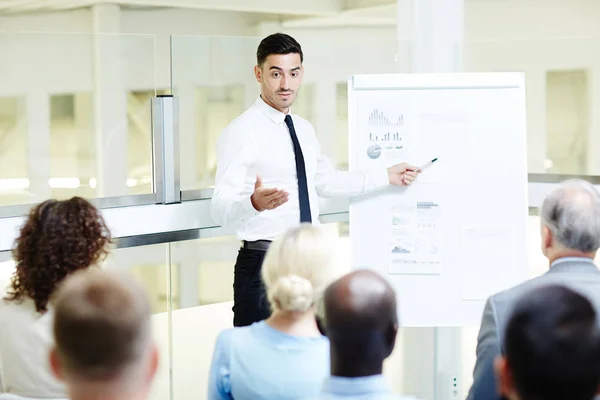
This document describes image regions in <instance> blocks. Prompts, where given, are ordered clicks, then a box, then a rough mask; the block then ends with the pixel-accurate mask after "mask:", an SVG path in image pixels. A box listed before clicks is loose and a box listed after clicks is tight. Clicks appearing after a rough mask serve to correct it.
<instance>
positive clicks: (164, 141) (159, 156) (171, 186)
mask: <svg viewBox="0 0 600 400" xmlns="http://www.w3.org/2000/svg"><path fill="white" fill-rule="evenodd" d="M152 157H153V175H154V176H153V178H154V191H155V193H156V202H157V203H159V204H172V203H180V202H181V187H180V186H181V183H180V178H179V173H180V166H179V101H178V99H177V98H175V97H173V96H172V95H160V96H158V97H154V98H153V99H152Z"/></svg>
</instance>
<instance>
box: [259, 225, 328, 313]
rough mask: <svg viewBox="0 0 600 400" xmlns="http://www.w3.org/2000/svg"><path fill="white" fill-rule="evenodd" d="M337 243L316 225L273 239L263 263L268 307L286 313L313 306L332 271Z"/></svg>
mask: <svg viewBox="0 0 600 400" xmlns="http://www.w3.org/2000/svg"><path fill="white" fill-rule="evenodd" d="M337 254H338V252H337V248H336V243H335V242H334V241H333V240H332V238H331V237H330V236H329V235H328V234H327V233H326V232H325V231H324V230H323V229H322V228H321V227H319V226H314V225H310V224H301V225H300V226H298V227H294V228H291V229H289V230H287V231H286V232H284V233H283V234H282V235H281V236H280V237H279V238H278V239H277V240H275V241H274V242H273V243H272V244H271V247H270V248H269V251H268V252H267V255H266V257H265V260H264V263H263V266H262V279H263V282H264V283H265V286H266V291H267V295H268V298H269V302H270V303H271V307H272V308H273V309H274V310H280V311H286V312H306V311H309V310H312V309H313V306H314V305H315V303H316V301H317V300H318V298H319V297H320V295H321V293H322V292H323V290H324V289H325V287H326V286H327V285H328V284H329V283H330V282H331V280H332V279H333V276H334V274H335V270H336V265H337V261H338V257H337Z"/></svg>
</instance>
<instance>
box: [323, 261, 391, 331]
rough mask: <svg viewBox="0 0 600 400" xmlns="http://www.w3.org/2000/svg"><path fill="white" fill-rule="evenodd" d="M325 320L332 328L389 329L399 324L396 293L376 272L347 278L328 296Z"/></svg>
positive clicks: (338, 282) (358, 273)
mask: <svg viewBox="0 0 600 400" xmlns="http://www.w3.org/2000/svg"><path fill="white" fill-rule="evenodd" d="M325 320H326V324H327V326H330V327H340V328H342V327H349V328H350V327H352V328H359V329H368V330H380V329H386V328H387V327H388V326H389V324H390V322H391V323H394V324H395V323H396V321H397V313H396V294H395V293H394V289H393V288H392V287H391V286H390V284H389V283H388V282H387V281H386V280H385V279H383V278H382V277H381V276H379V275H378V274H377V273H375V272H373V271H369V270H359V271H355V272H352V273H350V274H348V275H345V276H344V277H342V278H340V279H338V280H337V281H335V282H334V283H333V284H331V285H330V286H329V288H328V289H327V290H326V292H325Z"/></svg>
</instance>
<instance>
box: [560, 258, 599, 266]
mask: <svg viewBox="0 0 600 400" xmlns="http://www.w3.org/2000/svg"><path fill="white" fill-rule="evenodd" d="M563 263H587V264H593V263H594V261H593V260H591V259H589V258H586V257H562V258H557V259H556V260H554V262H553V263H552V264H550V267H555V266H557V265H559V264H563Z"/></svg>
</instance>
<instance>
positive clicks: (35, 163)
mask: <svg viewBox="0 0 600 400" xmlns="http://www.w3.org/2000/svg"><path fill="white" fill-rule="evenodd" d="M27 132H28V139H29V140H28V141H29V146H28V154H27V156H28V158H27V160H28V162H27V168H28V170H29V174H28V175H29V191H30V192H31V193H33V194H34V199H33V200H32V201H31V202H32V203H34V202H35V203H38V202H42V201H44V200H47V199H48V198H50V197H51V195H52V191H51V189H50V185H49V183H48V180H49V179H50V95H49V94H48V93H44V92H40V91H35V92H30V93H28V94H27Z"/></svg>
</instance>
